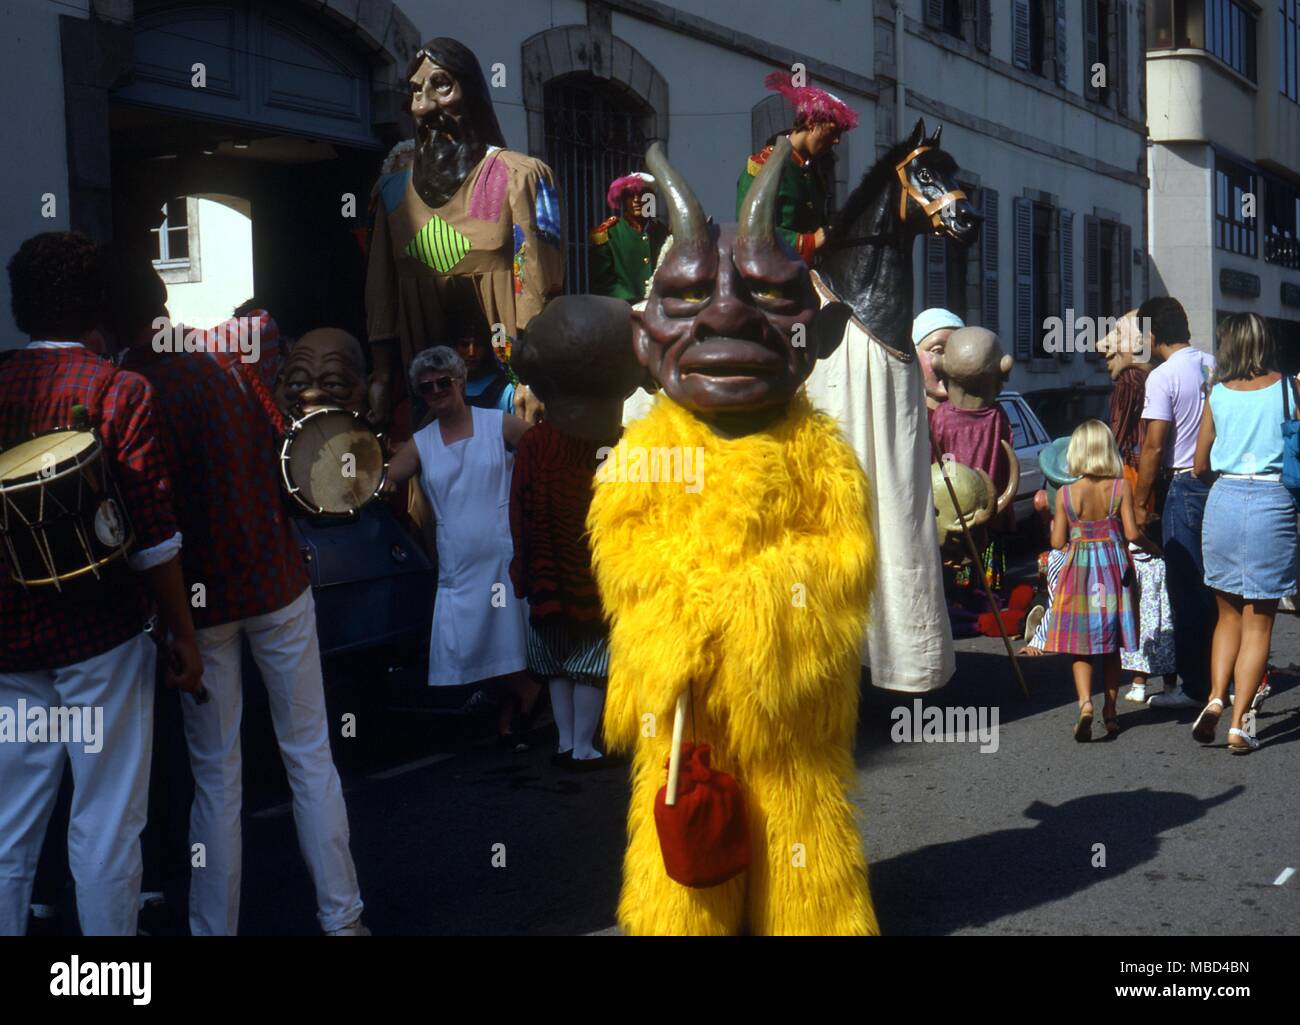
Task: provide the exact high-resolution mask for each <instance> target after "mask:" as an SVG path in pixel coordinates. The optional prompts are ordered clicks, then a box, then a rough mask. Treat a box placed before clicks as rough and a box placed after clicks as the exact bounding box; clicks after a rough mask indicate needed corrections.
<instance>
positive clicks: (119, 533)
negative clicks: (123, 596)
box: [0, 429, 134, 590]
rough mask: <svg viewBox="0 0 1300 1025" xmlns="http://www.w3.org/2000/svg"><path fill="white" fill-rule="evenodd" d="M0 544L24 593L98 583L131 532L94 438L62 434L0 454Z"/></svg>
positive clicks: (74, 432)
mask: <svg viewBox="0 0 1300 1025" xmlns="http://www.w3.org/2000/svg"><path fill="white" fill-rule="evenodd" d="M0 540H2V541H3V553H4V560H5V563H6V565H7V567H8V569H9V573H10V575H11V576H12V577H13V578H14V579H15V580H16V581H18V583H20V584H22V585H23V586H24V587H54V588H56V589H59V590H62V588H63V585H64V584H66V583H68V582H70V581H73V580H77V579H79V578H83V577H93V578H95V579H98V578H99V577H100V574H101V571H102V570H103V568H104V567H105V566H107V565H108V564H109V563H112V562H114V561H115V560H117V559H120V558H122V557H123V556H125V555H126V553H127V550H128V548H129V547H130V545H131V542H132V541H133V540H134V533H133V531H132V528H131V521H130V519H129V518H128V516H127V513H126V507H125V505H124V504H123V502H122V497H121V495H120V493H119V492H118V490H117V485H116V484H115V483H114V482H113V479H112V477H111V476H110V475H109V472H108V461H107V460H106V459H105V457H104V449H103V446H102V445H101V444H100V442H99V439H98V438H97V437H96V436H95V435H94V434H93V433H92V432H90V431H83V430H75V429H60V430H55V431H49V432H46V433H44V434H39V435H37V436H36V437H34V438H31V439H30V440H28V441H24V442H21V443H19V444H17V445H15V446H13V447H12V448H10V449H7V450H5V451H4V452H0Z"/></svg>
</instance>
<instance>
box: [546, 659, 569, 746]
mask: <svg viewBox="0 0 1300 1025" xmlns="http://www.w3.org/2000/svg"><path fill="white" fill-rule="evenodd" d="M546 682H547V684H548V686H549V687H550V690H551V715H553V716H554V717H555V728H556V729H557V730H558V731H559V733H560V748H559V751H560V754H564V753H565V752H566V751H572V750H573V681H572V680H570V679H569V678H568V677H567V676H552V677H551V678H550V679H549V680H547V681H546Z"/></svg>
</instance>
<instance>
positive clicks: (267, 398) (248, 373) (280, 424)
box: [235, 359, 288, 434]
mask: <svg viewBox="0 0 1300 1025" xmlns="http://www.w3.org/2000/svg"><path fill="white" fill-rule="evenodd" d="M235 368H236V371H237V372H238V374H239V376H240V377H241V378H242V380H243V382H244V384H246V385H247V386H248V390H249V391H250V392H252V393H253V398H255V399H256V400H257V403H258V405H260V406H261V407H262V409H263V410H265V412H266V416H267V419H269V420H270V421H271V426H272V427H274V428H275V432H276V433H277V434H284V433H285V432H286V431H287V430H288V425H287V424H286V423H285V422H284V416H283V415H282V414H281V413H280V407H279V406H277V405H276V404H275V397H274V396H273V395H272V394H271V393H270V392H269V391H267V388H266V384H265V383H264V382H263V381H262V379H261V378H260V377H258V376H257V371H256V370H254V369H253V364H251V363H245V362H244V361H243V360H242V359H241V360H236V361H235Z"/></svg>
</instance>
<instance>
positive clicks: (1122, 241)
mask: <svg viewBox="0 0 1300 1025" xmlns="http://www.w3.org/2000/svg"><path fill="white" fill-rule="evenodd" d="M1115 234H1117V235H1118V236H1119V281H1120V294H1121V296H1122V298H1123V300H1124V308H1123V309H1122V310H1117V311H1116V315H1119V314H1121V313H1127V312H1128V311H1129V310H1131V309H1132V308H1133V229H1132V228H1131V227H1129V226H1128V225H1127V224H1121V225H1119V227H1118V230H1117V231H1116V232H1115Z"/></svg>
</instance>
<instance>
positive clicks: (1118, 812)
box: [871, 786, 1245, 935]
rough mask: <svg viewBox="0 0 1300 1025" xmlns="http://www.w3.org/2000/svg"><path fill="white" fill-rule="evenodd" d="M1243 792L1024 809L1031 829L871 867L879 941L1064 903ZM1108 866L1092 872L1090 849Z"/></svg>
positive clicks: (1159, 794)
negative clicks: (1101, 850)
mask: <svg viewBox="0 0 1300 1025" xmlns="http://www.w3.org/2000/svg"><path fill="white" fill-rule="evenodd" d="M1244 791H1245V787H1243V786H1234V787H1232V788H1230V789H1228V790H1226V791H1225V792H1224V793H1222V794H1220V795H1219V796H1217V797H1213V798H1209V799H1207V800H1200V799H1198V798H1196V797H1193V796H1191V795H1190V794H1180V793H1174V792H1170V791H1162V790H1147V789H1142V790H1132V791H1120V792H1117V793H1109V794H1090V795H1089V796H1087V797H1080V798H1076V799H1075V800H1071V801H1066V802H1065V803H1064V804H1060V805H1056V806H1052V805H1049V804H1045V803H1044V802H1042V801H1034V802H1033V803H1032V804H1030V805H1029V806H1028V807H1027V808H1026V809H1025V811H1024V814H1025V815H1026V817H1028V818H1030V819H1033V820H1035V822H1036V824H1035V825H1032V826H1027V827H1025V828H1023V829H1003V830H999V831H997V832H995V833H986V834H984V835H983V836H975V837H970V838H969V839H966V840H960V841H957V842H955V843H948V844H936V845H933V846H930V847H922V848H920V849H918V850H915V851H910V852H908V853H907V854H901V855H899V856H897V857H894V858H890V859H888V860H886V861H881V862H878V863H876V864H874V865H872V866H871V884H872V893H873V895H874V897H875V899H876V913H877V915H878V917H879V919H880V927H881V930H882V931H883V932H884V933H885V934H886V935H947V934H948V933H953V932H957V931H958V930H962V929H975V928H981V927H985V926H987V925H989V924H990V923H992V922H995V921H997V920H999V919H1002V918H1006V917H1009V916H1011V915H1014V914H1017V913H1018V912H1022V911H1027V910H1029V909H1031V908H1035V907H1038V906H1039V905H1043V904H1049V903H1051V902H1053V901H1057V900H1061V899H1063V898H1066V897H1070V896H1072V895H1073V894H1075V893H1078V892H1080V891H1082V890H1086V889H1087V888H1088V887H1090V886H1092V885H1093V884H1094V883H1099V882H1102V881H1105V880H1108V879H1111V878H1114V877H1115V876H1117V875H1120V874H1123V873H1126V872H1132V871H1134V870H1135V869H1139V868H1140V867H1141V866H1142V865H1144V864H1146V863H1147V862H1149V861H1151V860H1152V859H1153V858H1154V857H1155V856H1156V854H1157V852H1158V851H1159V849H1160V843H1161V841H1160V834H1162V833H1165V832H1167V831H1169V830H1171V829H1176V828H1178V827H1180V826H1184V825H1186V824H1187V823H1189V822H1193V821H1195V820H1196V819H1199V818H1201V817H1202V816H1204V815H1205V813H1206V812H1207V811H1209V810H1210V809H1211V808H1213V807H1215V806H1216V805H1218V804H1222V803H1224V802H1225V801H1230V800H1232V799H1234V798H1236V797H1238V796H1240V795H1241V794H1242V793H1243V792H1244ZM1098 843H1101V844H1105V848H1106V849H1105V856H1106V865H1105V867H1101V868H1094V867H1092V861H1093V859H1094V852H1093V845H1094V844H1098Z"/></svg>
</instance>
